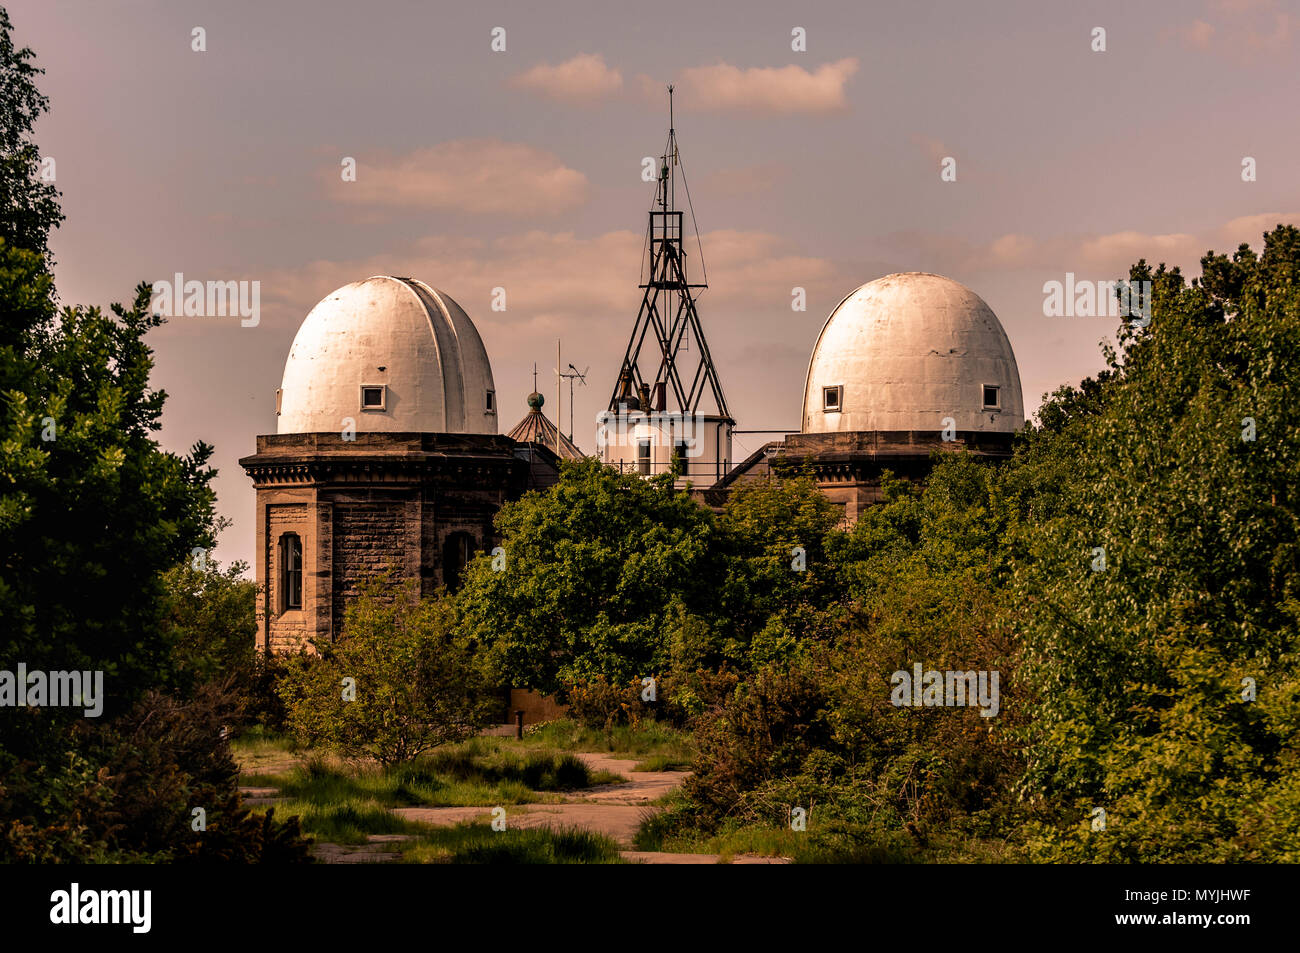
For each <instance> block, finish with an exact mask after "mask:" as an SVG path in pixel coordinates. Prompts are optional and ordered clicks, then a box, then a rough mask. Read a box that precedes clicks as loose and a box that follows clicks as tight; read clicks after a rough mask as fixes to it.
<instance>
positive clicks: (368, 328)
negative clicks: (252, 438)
mask: <svg viewBox="0 0 1300 953" xmlns="http://www.w3.org/2000/svg"><path fill="white" fill-rule="evenodd" d="M277 409H278V411H279V415H280V420H279V424H278V426H277V428H276V429H277V431H278V432H279V433H326V432H330V431H335V432H341V431H343V429H344V428H345V427H346V426H347V424H346V423H345V419H346V418H351V419H352V420H353V421H354V422H355V423H354V427H355V430H356V432H358V433H366V432H373V431H390V432H418V433H487V434H494V433H496V432H497V416H496V394H495V387H494V386H493V383H492V366H491V364H489V363H488V356H487V351H486V350H485V349H484V347H483V341H482V339H481V338H479V336H478V331H477V330H476V329H475V328H474V323H473V322H472V321H470V319H469V316H468V315H466V314H465V311H464V309H462V308H461V306H460V305H458V304H457V303H456V302H455V301H453V300H452V299H451V297H450V296H448V295H446V294H444V293H443V292H441V291H438V290H436V289H434V288H431V287H429V286H428V285H426V284H424V283H423V282H420V281H415V280H414V279H412V278H391V277H387V276H378V277H374V278H367V279H366V280H365V281H354V282H352V284H350V285H344V286H343V287H342V288H340V289H339V290H338V291H335V292H334V293H333V294H331V295H328V296H327V297H326V298H325V299H324V300H323V301H321V302H320V304H318V305H316V307H314V308H312V309H311V313H310V314H308V315H307V317H306V319H305V320H304V321H303V322H302V327H300V328H299V329H298V335H297V337H295V338H294V339H293V346H292V347H291V348H290V349H289V359H288V360H287V361H285V365H284V382H283V384H282V385H281V387H280V395H279V400H278V403H277Z"/></svg>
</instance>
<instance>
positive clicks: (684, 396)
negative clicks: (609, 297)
mask: <svg viewBox="0 0 1300 953" xmlns="http://www.w3.org/2000/svg"><path fill="white" fill-rule="evenodd" d="M674 122H675V117H674V111H673V88H672V87H671V86H669V87H668V143H667V145H666V147H665V149H664V154H663V155H662V156H661V157H660V162H659V181H658V185H657V187H656V189H655V201H654V203H653V204H652V205H651V207H650V224H649V241H648V242H647V245H648V249H649V263H650V271H649V276H648V278H647V281H646V283H645V284H643V285H641V286H640V287H641V288H642V289H643V290H644V294H643V296H642V298H641V310H640V311H639V312H638V314H637V319H636V324H635V325H633V327H632V337H631V338H630V339H629V340H628V344H627V349H626V350H625V351H624V353H623V363H622V366H621V368H620V369H619V375H618V381H617V382H616V383H615V385H614V392H613V394H612V395H611V396H610V399H609V410H610V411H611V412H617V411H618V410H619V407H620V405H622V406H624V407H626V408H629V409H631V408H636V409H640V410H642V411H646V412H649V411H660V412H663V411H668V412H672V413H680V414H698V413H701V412H702V411H701V403H703V402H704V399H705V397H706V395H707V396H710V397H712V403H713V406H714V410H713V412H714V413H716V414H717V415H718V416H720V417H722V418H724V419H726V420H727V421H729V422H734V421H732V418H731V412H730V411H729V410H728V409H727V400H726V398H725V397H724V396H723V393H722V383H721V382H720V381H719V379H718V372H717V370H716V369H715V368H714V366H713V356H712V355H711V354H710V352H709V345H708V342H707V341H705V339H704V329H703V327H702V326H701V325H700V316H699V312H698V311H697V310H696V307H695V290H696V289H699V288H707V287H708V284H707V283H704V282H701V283H696V284H692V283H691V282H690V281H689V280H688V278H687V276H686V251H685V248H684V244H683V240H682V239H683V226H684V221H683V219H684V216H685V213H684V212H682V211H681V210H680V209H678V208H677V190H676V181H677V170H678V167H679V166H680V164H681V157H680V154H679V152H678V149H677V129H676V126H675V125H674ZM683 183H685V179H684V178H683ZM689 200H690V190H689V189H688V190H687V201H688V204H689ZM656 206H657V207H656ZM692 221H693V216H692ZM697 234H698V229H697ZM651 334H653V342H652V343H651V342H649V341H647V338H648V337H650V336H651ZM692 337H693V338H695V341H696V345H697V347H696V349H695V351H694V352H692V351H691V350H690V344H689V342H690V339H691V338H692ZM643 349H644V352H643ZM683 350H684V351H685V352H686V353H688V354H692V353H693V354H695V355H697V358H696V360H695V361H694V362H693V363H694V367H692V366H690V365H691V363H692V362H690V361H689V360H687V361H684V362H679V361H678V353H679V352H680V351H683ZM703 412H707V410H706V411H703Z"/></svg>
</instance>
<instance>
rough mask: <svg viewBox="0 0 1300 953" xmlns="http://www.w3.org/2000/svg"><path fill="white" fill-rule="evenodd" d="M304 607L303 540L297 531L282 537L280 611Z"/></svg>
mask: <svg viewBox="0 0 1300 953" xmlns="http://www.w3.org/2000/svg"><path fill="white" fill-rule="evenodd" d="M301 608H302V540H300V539H299V538H298V534H297V533H285V534H284V535H283V536H281V537H280V611H281V612H288V611H289V610H290V609H301Z"/></svg>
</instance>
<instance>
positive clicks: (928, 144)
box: [908, 132, 953, 162]
mask: <svg viewBox="0 0 1300 953" xmlns="http://www.w3.org/2000/svg"><path fill="white" fill-rule="evenodd" d="M908 138H909V139H910V140H911V142H912V145H914V146H916V147H917V148H919V149H920V150H921V151H922V152H924V153H925V154H926V155H927V156H929V157H930V158H931V159H933V160H934V161H935V162H938V161H939V160H940V159H942V158H944V157H945V156H950V155H952V154H953V151H952V150H951V149H949V148H948V147H947V146H945V145H944V144H943V142H942V141H941V140H939V139H935V138H934V137H932V136H925V135H922V134H921V133H919V132H914V133H912V134H911V135H910V136H909V137H908Z"/></svg>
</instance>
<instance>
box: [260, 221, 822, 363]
mask: <svg viewBox="0 0 1300 953" xmlns="http://www.w3.org/2000/svg"><path fill="white" fill-rule="evenodd" d="M644 238H645V236H644V235H643V234H641V233H640V232H633V231H611V232H606V233H604V234H602V235H597V236H593V237H589V238H579V237H577V236H575V235H574V234H573V233H571V232H558V233H557V232H548V231H541V230H536V231H526V232H520V233H517V234H514V235H508V236H504V237H502V238H497V239H494V240H485V239H473V238H466V237H464V236H460V235H434V236H428V237H425V238H423V239H421V240H419V241H418V242H416V243H415V245H414V246H412V247H410V248H409V249H407V250H405V251H403V252H400V253H397V254H387V255H372V256H367V257H365V258H359V259H352V260H345V261H333V260H318V261H314V262H310V263H308V264H306V265H303V266H301V267H297V268H287V269H280V270H278V271H275V272H272V273H270V274H268V275H266V277H265V279H264V280H263V282H262V294H263V299H264V301H265V302H267V303H268V304H273V305H275V306H276V308H277V313H283V314H286V315H296V316H297V317H296V318H294V320H295V321H301V320H302V318H303V316H305V315H306V314H307V312H308V311H309V310H310V309H311V308H312V307H313V306H314V305H315V304H316V303H317V302H318V301H320V300H321V299H322V298H324V297H325V296H326V295H327V294H329V293H330V292H331V291H334V290H335V289H336V288H339V287H342V286H343V285H345V284H348V283H349V282H352V281H359V280H361V279H364V278H368V277H370V276H371V275H410V276H412V277H415V278H419V279H420V280H422V281H426V282H428V283H429V284H431V285H433V286H434V287H436V288H440V289H442V290H443V291H446V292H447V293H448V294H449V295H451V296H452V297H453V298H455V299H456V300H457V301H458V302H459V303H460V304H461V306H462V307H464V308H465V310H466V311H467V312H468V313H469V315H470V317H472V318H473V319H474V322H475V323H476V324H478V325H479V326H480V328H483V327H484V326H485V325H487V326H494V325H495V326H498V327H509V328H510V329H511V330H510V334H515V333H518V332H520V331H529V330H531V331H535V332H538V333H540V332H542V331H545V332H546V333H547V334H549V335H551V336H554V333H555V332H556V331H560V330H567V331H570V332H573V333H578V334H580V335H581V336H583V337H584V338H594V339H596V340H603V339H604V338H606V337H608V338H609V339H610V340H615V339H620V338H623V337H624V336H625V335H626V334H627V333H628V332H629V331H630V330H631V327H632V321H633V319H634V318H635V317H636V311H637V307H638V306H639V305H640V301H641V294H642V292H641V290H640V289H638V288H637V284H638V282H639V280H640V260H641V255H642V252H643V245H644ZM702 241H703V245H704V250H705V254H706V256H707V258H706V260H707V264H708V277H709V285H710V288H709V291H708V292H707V295H708V300H709V302H710V308H711V309H719V308H723V307H735V308H749V307H753V306H755V305H760V304H766V305H769V306H772V307H775V308H777V309H778V310H780V309H788V308H789V301H790V289H791V287H793V286H794V285H803V286H811V285H814V284H816V283H818V282H820V281H825V280H828V279H831V280H834V279H835V278H836V277H837V274H836V268H835V266H834V265H833V264H832V263H831V262H829V261H827V260H825V259H820V258H816V257H812V256H807V255H802V254H799V253H798V251H797V250H796V249H792V248H791V245H790V242H789V240H788V239H786V238H783V237H781V236H779V235H774V234H772V233H769V232H757V231H736V230H729V229H723V230H719V231H714V232H706V233H705V234H704V235H703V236H702ZM687 251H688V254H690V256H691V257H690V258H689V259H688V260H689V262H690V265H689V267H690V269H691V277H692V280H698V279H699V278H700V277H701V270H700V267H699V259H698V257H697V255H696V254H695V252H696V247H695V246H694V242H691V243H689V244H688V246H687ZM496 287H501V288H505V290H506V301H507V308H506V310H505V311H504V312H494V311H492V310H491V307H490V302H491V299H492V289H493V288H496ZM598 316H599V317H598Z"/></svg>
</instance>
